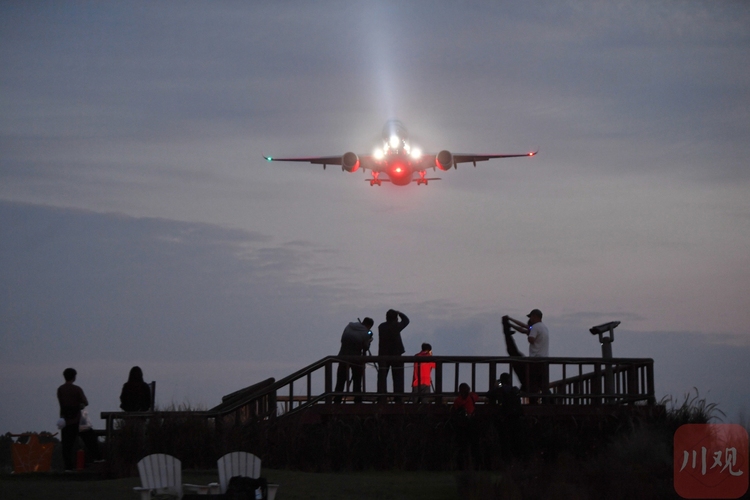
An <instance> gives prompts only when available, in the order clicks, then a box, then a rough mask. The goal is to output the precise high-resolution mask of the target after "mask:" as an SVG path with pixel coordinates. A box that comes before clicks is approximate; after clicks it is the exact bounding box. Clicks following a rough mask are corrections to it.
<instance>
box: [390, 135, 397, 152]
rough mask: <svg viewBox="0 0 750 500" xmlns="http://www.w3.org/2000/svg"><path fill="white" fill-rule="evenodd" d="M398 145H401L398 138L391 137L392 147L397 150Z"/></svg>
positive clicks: (395, 136)
mask: <svg viewBox="0 0 750 500" xmlns="http://www.w3.org/2000/svg"><path fill="white" fill-rule="evenodd" d="M398 143H399V139H398V136H397V135H392V136H391V147H392V148H394V149H395V148H397V147H398Z"/></svg>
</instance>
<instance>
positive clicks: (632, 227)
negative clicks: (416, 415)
mask: <svg viewBox="0 0 750 500" xmlns="http://www.w3.org/2000/svg"><path fill="white" fill-rule="evenodd" d="M749 26H750V4H748V3H747V2H731V1H727V2H708V1H706V2H700V1H696V2H681V1H664V2H579V1H555V2H534V3H533V5H527V4H526V3H519V4H517V5H516V4H512V5H505V4H498V5H496V4H495V3H491V2H433V1H412V2H393V3H389V2H380V1H379V2H334V1H323V2H314V3H313V2H296V1H289V2H278V1H274V2H247V3H244V2H221V1H220V2H159V3H157V2H110V3H108V2H14V1H5V2H2V3H0V344H1V346H2V348H1V349H0V382H2V383H1V384H0V400H2V402H3V403H2V405H0V433H4V432H7V431H11V432H21V431H37V432H38V431H42V430H50V431H53V430H54V424H55V421H56V420H57V414H58V406H57V400H56V398H55V391H56V388H57V386H59V385H60V384H61V383H62V382H63V378H62V371H63V370H64V369H65V368H66V367H68V366H72V367H74V368H76V369H77V370H78V380H77V383H78V385H80V386H81V387H82V388H83V389H84V391H85V392H86V394H87V396H88V399H89V401H90V406H89V413H90V415H91V416H92V417H95V418H94V423H95V425H96V426H97V427H101V426H103V423H102V421H101V420H100V419H99V418H98V417H99V413H100V412H101V411H106V410H117V409H118V406H119V399H118V397H119V393H120V389H121V387H122V384H123V383H124V382H125V381H126V379H127V375H128V371H129V369H130V367H132V366H133V365H138V366H140V367H141V368H142V369H143V372H144V375H145V378H146V380H147V381H150V380H156V381H157V404H158V405H160V406H162V407H165V406H169V405H172V404H174V405H189V406H191V407H193V408H196V407H201V408H210V407H212V406H215V405H216V404H218V403H219V402H220V401H221V397H222V396H223V395H226V394H228V393H230V392H233V391H235V390H237V389H240V388H243V387H246V386H248V385H251V384H253V383H256V382H259V381H261V380H263V379H265V378H267V377H275V378H277V379H280V378H282V377H284V376H286V375H289V374H290V373H292V372H294V371H296V370H298V369H300V368H303V367H304V366H306V365H308V364H310V363H313V362H315V361H317V360H319V359H320V358H322V357H324V356H326V355H330V354H335V353H337V352H338V348H339V339H340V336H341V332H342V330H343V328H344V326H345V325H346V324H347V323H348V322H349V321H354V320H356V319H357V317H364V316H371V317H373V318H374V319H375V321H376V324H377V323H380V322H381V321H384V319H385V311H386V310H387V309H389V308H396V309H400V310H403V311H404V312H405V313H406V314H408V315H409V317H410V318H411V320H412V324H411V325H410V326H409V327H408V328H407V329H406V330H404V333H403V338H404V343H405V345H406V350H407V354H414V353H416V352H418V351H419V348H420V345H421V343H422V342H430V343H431V344H432V345H433V348H434V352H435V354H440V355H451V354H455V355H487V354H493V353H496V354H497V355H499V356H502V355H505V347H504V344H503V340H502V334H501V327H500V318H501V317H502V315H503V314H510V315H511V316H514V317H517V318H524V317H525V315H526V313H528V312H529V311H530V310H531V309H532V308H539V309H541V310H542V311H543V312H544V322H545V324H546V325H547V326H548V327H549V330H550V336H551V341H550V355H551V356H575V357H579V356H591V357H598V356H600V355H601V350H600V346H599V344H598V341H597V339H596V338H595V337H592V336H591V335H590V334H589V333H588V329H589V328H590V327H591V326H593V325H596V324H599V323H603V322H605V321H612V320H618V321H621V322H622V324H621V326H620V327H619V328H618V329H617V330H616V332H615V342H614V344H613V352H614V355H615V356H617V357H639V358H653V359H654V362H655V373H656V391H657V399H660V398H662V397H664V396H668V395H671V396H673V397H675V398H676V399H679V400H681V399H683V397H684V395H685V394H686V393H688V392H690V391H694V389H693V388H696V389H697V390H698V391H699V394H700V397H701V398H703V397H705V398H706V399H707V401H708V402H714V403H717V404H718V405H719V408H720V409H722V410H723V411H724V412H725V413H726V414H727V417H726V418H725V419H724V421H725V422H736V421H738V420H741V419H744V420H745V421H747V418H748V412H749V411H750V384H748V382H747V381H748V379H749V378H750V364H749V363H748V359H750V330H749V329H748V325H750V196H749V194H750V189H749V188H750V169H748V158H749V157H750V63H749V62H750V30H749V29H748V27H749ZM392 118H396V119H400V120H401V121H403V122H404V123H405V124H406V126H407V127H408V128H409V131H410V132H411V136H412V140H413V142H415V143H416V144H418V145H419V146H421V147H422V149H423V150H424V151H427V152H433V153H436V152H437V151H440V150H442V149H448V150H450V151H452V152H456V153H524V152H527V151H532V150H536V149H539V154H538V155H537V156H536V157H534V158H513V159H502V160H493V161H490V162H483V163H480V164H478V166H477V167H476V168H474V167H472V166H471V164H468V166H463V165H462V166H459V168H458V169H457V170H451V171H449V172H438V173H436V175H437V176H438V177H441V178H442V180H440V181H436V182H431V183H430V184H429V186H417V185H416V184H413V183H412V184H411V185H408V186H405V187H397V186H393V185H388V184H384V185H383V186H381V187H377V186H375V187H370V186H369V184H368V183H366V182H364V179H367V178H368V177H369V173H368V174H367V175H363V174H362V173H361V172H355V173H345V172H341V170H340V169H339V168H338V167H335V166H333V167H329V168H328V169H327V170H325V171H324V170H323V169H322V168H321V167H320V166H315V165H308V164H292V163H268V162H266V161H264V160H263V157H262V155H263V154H268V155H274V156H281V155H284V156H295V155H304V156H309V155H338V154H343V153H345V152H347V151H354V152H357V153H360V154H369V153H370V152H371V151H372V149H373V147H374V146H376V145H377V143H378V140H379V138H380V131H381V128H382V127H383V124H384V123H385V121H386V120H388V119H392ZM523 349H524V350H525V349H526V347H525V345H524V347H523Z"/></svg>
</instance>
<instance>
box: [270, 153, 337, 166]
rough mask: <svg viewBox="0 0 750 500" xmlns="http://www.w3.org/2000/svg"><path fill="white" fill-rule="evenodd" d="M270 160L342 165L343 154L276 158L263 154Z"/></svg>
mask: <svg viewBox="0 0 750 500" xmlns="http://www.w3.org/2000/svg"><path fill="white" fill-rule="evenodd" d="M263 158H265V159H266V160H268V161H299V162H303V163H314V164H316V165H341V156H305V157H295V158H276V157H271V156H265V155H263Z"/></svg>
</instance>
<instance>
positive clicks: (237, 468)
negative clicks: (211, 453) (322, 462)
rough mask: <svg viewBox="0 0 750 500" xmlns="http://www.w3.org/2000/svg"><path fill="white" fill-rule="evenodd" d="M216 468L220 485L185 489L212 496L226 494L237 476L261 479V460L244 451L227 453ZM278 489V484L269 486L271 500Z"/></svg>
mask: <svg viewBox="0 0 750 500" xmlns="http://www.w3.org/2000/svg"><path fill="white" fill-rule="evenodd" d="M216 466H217V468H218V469H219V482H218V483H211V484H208V485H205V486H202V485H195V484H186V485H184V486H185V489H187V490H190V491H195V492H197V493H208V494H211V495H215V494H224V493H226V491H227V486H229V480H230V479H231V478H233V477H235V476H244V477H251V478H253V479H258V478H259V477H260V458H258V457H256V456H255V455H253V454H252V453H246V452H244V451H235V452H232V453H227V454H226V455H224V456H223V457H221V458H220V459H219V460H218V461H217V462H216ZM278 488H279V485H278V484H269V485H268V498H269V500H273V498H274V497H275V496H276V490H277V489H278Z"/></svg>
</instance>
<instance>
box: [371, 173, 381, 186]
mask: <svg viewBox="0 0 750 500" xmlns="http://www.w3.org/2000/svg"><path fill="white" fill-rule="evenodd" d="M379 175H380V172H373V173H372V179H370V187H372V186H375V185H378V186H381V185H382V184H383V181H381V180H380V179H378V176H379Z"/></svg>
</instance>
